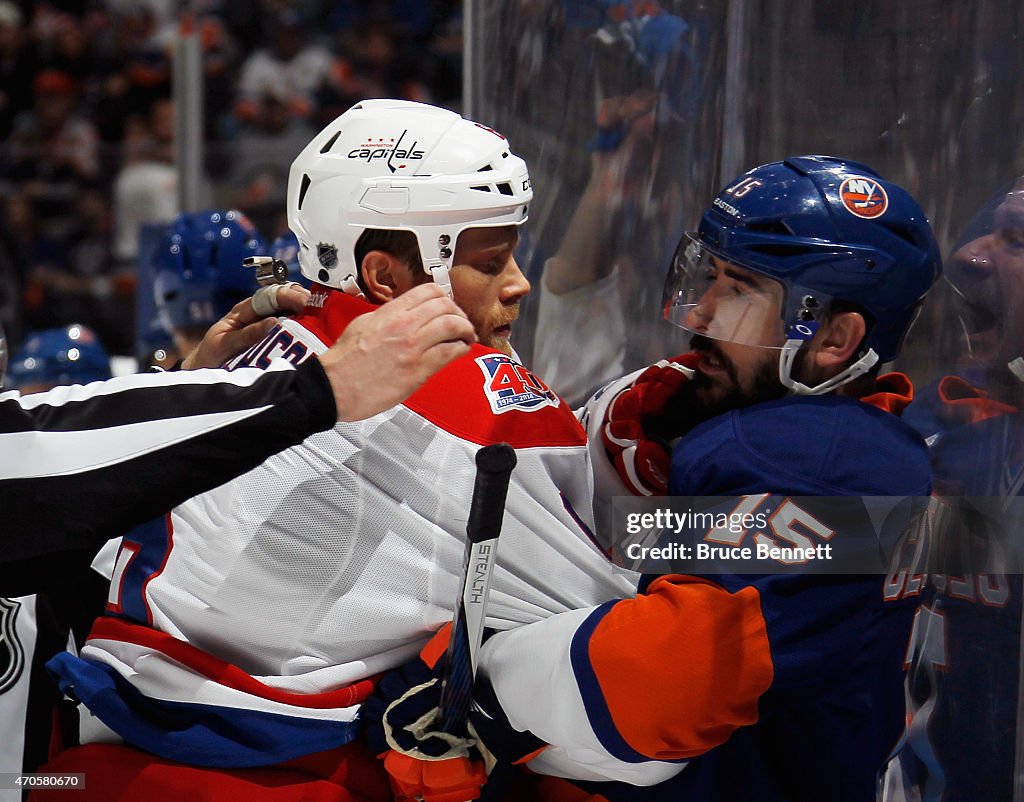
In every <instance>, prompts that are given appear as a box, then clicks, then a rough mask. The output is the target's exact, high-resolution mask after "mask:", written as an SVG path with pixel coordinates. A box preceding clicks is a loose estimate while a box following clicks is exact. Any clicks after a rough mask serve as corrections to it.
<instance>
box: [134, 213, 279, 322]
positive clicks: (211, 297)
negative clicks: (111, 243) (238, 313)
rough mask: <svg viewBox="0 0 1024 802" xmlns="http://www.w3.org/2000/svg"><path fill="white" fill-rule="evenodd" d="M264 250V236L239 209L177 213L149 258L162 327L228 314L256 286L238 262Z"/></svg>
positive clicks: (218, 317) (216, 317)
mask: <svg viewBox="0 0 1024 802" xmlns="http://www.w3.org/2000/svg"><path fill="white" fill-rule="evenodd" d="M266 252H267V246H266V243H265V242H264V240H263V237H262V236H261V235H260V233H259V231H257V230H256V227H255V226H254V225H253V224H252V223H251V222H250V221H249V219H248V218H247V217H246V216H245V215H244V214H242V213H241V212H238V211H233V210H232V211H205V212H197V213H191V214H180V215H178V217H177V218H175V220H174V222H173V223H172V224H171V226H170V229H169V231H168V233H167V234H166V235H165V236H164V237H163V238H162V239H161V242H160V244H159V246H158V247H157V252H156V256H155V258H154V260H153V263H154V273H155V278H154V281H153V294H154V298H155V300H156V305H157V309H158V311H159V314H160V319H161V322H162V323H163V325H164V326H165V328H167V329H168V330H171V329H174V328H191V327H197V328H206V327H208V326H210V325H212V324H213V323H215V322H216V321H217V320H219V319H220V318H221V317H223V316H224V315H225V314H227V312H229V311H230V310H231V307H232V306H234V305H235V304H236V303H238V302H239V301H241V300H242V299H244V298H247V297H248V296H250V295H252V294H253V293H254V292H255V291H256V290H257V289H259V284H258V283H257V281H256V276H255V272H254V271H253V270H252V269H250V268H246V267H243V266H242V261H243V260H244V259H246V258H247V257H250V256H259V255H263V254H266Z"/></svg>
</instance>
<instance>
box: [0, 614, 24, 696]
mask: <svg viewBox="0 0 1024 802" xmlns="http://www.w3.org/2000/svg"><path fill="white" fill-rule="evenodd" d="M20 608H21V603H20V602H16V601H14V600H13V599H0V693H4V692H5V691H7V690H8V689H10V688H12V687H14V685H15V683H17V681H18V678H19V677H21V672H22V671H24V670H25V647H24V646H23V645H22V643H21V640H20V639H19V638H18V630H17V627H15V622H16V621H17V620H18V610H19V609H20Z"/></svg>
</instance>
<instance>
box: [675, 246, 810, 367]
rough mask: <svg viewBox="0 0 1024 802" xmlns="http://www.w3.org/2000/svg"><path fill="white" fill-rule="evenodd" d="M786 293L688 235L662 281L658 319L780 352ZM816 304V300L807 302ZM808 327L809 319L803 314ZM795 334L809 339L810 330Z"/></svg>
mask: <svg viewBox="0 0 1024 802" xmlns="http://www.w3.org/2000/svg"><path fill="white" fill-rule="evenodd" d="M786 298H787V292H786V288H785V287H784V286H783V285H782V283H781V282H779V281H777V280H776V279H774V278H772V277H771V276H768V275H766V274H764V273H761V272H759V271H757V270H751V269H750V268H748V267H741V266H739V265H736V264H733V263H731V262H729V261H728V260H727V259H725V258H723V257H722V256H719V255H718V254H716V253H714V252H713V251H711V250H710V249H708V248H707V246H705V245H704V244H703V243H702V242H701V241H700V240H699V239H698V238H697V236H696V234H693V233H688V234H686V235H685V236H684V237H683V239H682V240H681V241H680V243H679V247H678V248H677V249H676V253H675V256H674V257H673V259H672V265H671V267H670V269H669V274H668V277H667V279H666V281H665V295H664V306H663V310H664V316H665V319H666V320H667V321H669V322H670V323H672V324H673V325H675V326H679V327H680V328H682V329H685V330H686V331H689V332H692V333H694V334H700V335H702V336H704V337H709V338H711V339H713V340H721V341H725V342H732V343H737V344H740V345H754V346H760V347H762V348H781V347H782V346H783V345H784V344H785V341H786V339H787V338H793V333H792V332H791V330H792V326H787V325H786V324H785V321H784V316H783V310H784V309H785V306H786ZM811 302H812V304H816V303H817V302H818V299H817V297H815V298H812V299H811ZM808 317H809V320H808V322H809V323H812V324H813V316H808ZM803 328H804V329H805V331H796V332H795V335H796V338H797V339H809V338H810V337H812V336H813V335H814V331H815V330H816V326H814V325H807V326H804V327H803Z"/></svg>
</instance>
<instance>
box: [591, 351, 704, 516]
mask: <svg viewBox="0 0 1024 802" xmlns="http://www.w3.org/2000/svg"><path fill="white" fill-rule="evenodd" d="M699 360H700V357H699V356H698V355H697V354H682V355H681V356H677V357H674V358H672V359H663V360H661V361H660V362H656V363H655V364H653V365H651V366H650V367H649V368H647V370H645V371H644V372H643V373H641V374H640V375H639V376H638V377H637V378H636V380H635V381H634V382H633V383H632V384H631V385H629V386H628V387H626V388H625V389H623V390H621V391H619V394H618V395H617V396H616V397H615V398H614V399H613V400H612V402H611V403H610V404H609V405H608V409H607V412H606V413H605V421H604V426H603V427H602V429H601V436H602V439H603V440H604V447H605V450H606V451H607V452H608V457H609V459H611V461H612V463H613V464H614V465H615V470H616V471H617V472H618V474H619V476H620V477H621V478H622V481H623V482H625V483H626V487H628V488H629V489H630V491H632V492H633V493H634V494H635V495H637V496H663V495H665V493H666V492H668V472H669V466H670V464H671V460H672V446H671V443H670V440H671V439H672V437H673V436H679V435H681V434H682V433H683V432H682V431H676V430H677V429H679V427H678V425H674V423H673V421H672V420H671V418H672V417H673V414H674V413H673V410H672V403H671V402H672V399H673V397H674V396H676V394H677V393H679V391H680V390H681V389H682V387H683V385H684V384H686V382H688V381H689V380H690V379H692V378H693V372H694V369H695V368H696V366H697V362H698V361H699Z"/></svg>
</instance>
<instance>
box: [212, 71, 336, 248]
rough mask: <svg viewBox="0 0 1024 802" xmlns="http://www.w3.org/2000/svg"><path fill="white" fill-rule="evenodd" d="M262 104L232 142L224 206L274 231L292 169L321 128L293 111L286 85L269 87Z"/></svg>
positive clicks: (259, 99) (261, 228) (261, 226)
mask: <svg viewBox="0 0 1024 802" xmlns="http://www.w3.org/2000/svg"><path fill="white" fill-rule="evenodd" d="M257 102H258V110H257V111H256V113H255V114H254V115H253V116H252V117H251V118H249V119H247V120H245V121H243V122H242V125H241V128H240V130H239V132H238V134H237V135H236V136H235V139H234V141H233V142H232V143H231V147H230V152H231V154H232V157H233V159H232V169H231V172H230V173H229V175H228V176H227V181H226V183H227V192H228V195H227V197H226V198H225V204H224V205H226V206H231V207H235V208H238V209H241V210H242V211H244V212H245V213H246V214H247V215H248V216H249V217H250V218H251V219H252V220H253V222H254V223H255V224H256V227H257V228H258V229H259V230H260V231H274V230H276V220H277V218H278V217H279V216H280V214H281V210H282V209H283V208H284V204H285V199H286V197H285V196H286V190H287V188H288V169H289V167H291V163H292V161H293V160H294V159H295V157H296V156H297V155H298V154H299V153H300V152H301V151H302V149H303V148H304V147H305V146H306V144H307V143H308V142H309V140H310V139H312V138H313V135H314V134H315V133H316V129H314V128H313V127H312V126H311V125H310V124H309V123H308V122H307V121H306V119H305V118H304V117H300V116H296V115H294V114H292V109H291V107H290V105H289V97H288V95H287V94H286V93H285V92H284V87H283V86H281V85H280V84H277V85H274V84H270V85H268V86H267V88H266V89H265V90H264V92H263V93H262V94H261V95H260V96H259V98H258V101H257Z"/></svg>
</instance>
